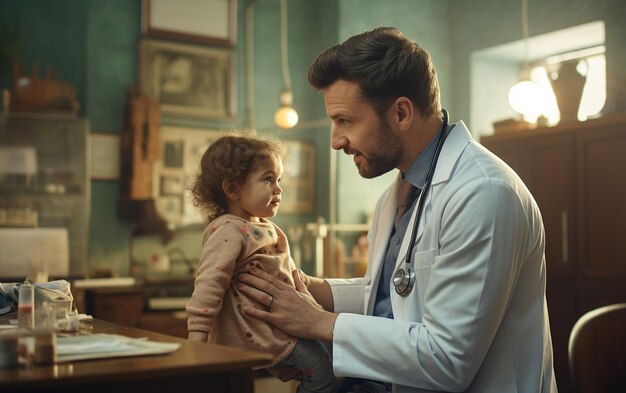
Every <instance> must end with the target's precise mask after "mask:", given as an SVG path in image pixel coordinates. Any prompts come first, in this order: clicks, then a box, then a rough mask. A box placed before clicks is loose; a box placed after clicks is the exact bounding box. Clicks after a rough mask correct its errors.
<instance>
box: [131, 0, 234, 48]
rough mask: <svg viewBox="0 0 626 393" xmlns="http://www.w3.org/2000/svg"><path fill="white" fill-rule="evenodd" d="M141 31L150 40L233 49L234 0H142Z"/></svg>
mask: <svg viewBox="0 0 626 393" xmlns="http://www.w3.org/2000/svg"><path fill="white" fill-rule="evenodd" d="M142 30H143V32H144V33H145V34H147V35H151V36H161V37H165V38H174V39H178V40H183V41H199V42H203V43H210V44H221V45H231V46H232V45H235V44H236V42H237V0H176V1H171V0H143V3H142Z"/></svg>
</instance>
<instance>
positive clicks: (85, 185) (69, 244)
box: [0, 112, 91, 279]
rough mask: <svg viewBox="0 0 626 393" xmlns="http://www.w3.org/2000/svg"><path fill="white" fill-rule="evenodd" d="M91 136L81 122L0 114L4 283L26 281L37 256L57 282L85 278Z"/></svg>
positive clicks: (0, 242) (0, 243)
mask: <svg viewBox="0 0 626 393" xmlns="http://www.w3.org/2000/svg"><path fill="white" fill-rule="evenodd" d="M88 136H89V122H88V121H87V120H85V119H82V118H78V117H75V116H66V115H49V114H26V113H13V112H0V249H2V252H0V259H2V260H1V261H0V277H3V278H7V277H11V278H21V279H24V272H23V271H22V269H23V270H28V269H27V267H28V265H29V264H30V265H32V263H33V261H32V260H20V258H22V259H27V258H31V259H32V258H34V257H33V252H35V251H37V252H38V257H39V258H40V259H46V258H47V259H49V260H47V261H45V263H46V264H47V266H48V268H49V269H50V271H49V272H48V273H49V274H50V276H53V277H55V276H56V277H58V276H74V277H75V276H82V275H84V274H85V267H86V265H87V250H88V241H89V236H88V229H89V212H90V200H91V199H90V182H89V173H88V172H89V171H88V167H87V162H88V161H87V160H88V158H89V151H88ZM42 233H43V234H44V235H45V236H44V237H41V236H43V235H41V234H42ZM48 233H57V235H58V233H61V236H56V235H55V236H56V237H55V236H52V235H50V236H48V235H47V234H48ZM34 234H36V236H35V235H34ZM33 236H34V237H33ZM16 239H17V240H16ZM22 241H23V242H24V243H23V244H21V243H20V244H16V243H19V242H22ZM55 242H56V243H58V242H61V243H63V242H64V243H65V244H61V245H59V244H56V245H55V244H52V243H55ZM49 243H50V244H49ZM51 244H52V245H51ZM46 247H48V248H46ZM31 249H33V250H34V251H33V250H31ZM64 259H65V260H64ZM2 266H4V268H3V267H2ZM25 266H26V267H25ZM30 267H31V268H32V266H30Z"/></svg>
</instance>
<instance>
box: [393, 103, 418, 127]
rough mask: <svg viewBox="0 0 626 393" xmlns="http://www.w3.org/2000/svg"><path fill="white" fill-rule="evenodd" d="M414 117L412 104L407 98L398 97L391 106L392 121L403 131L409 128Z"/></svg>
mask: <svg viewBox="0 0 626 393" xmlns="http://www.w3.org/2000/svg"><path fill="white" fill-rule="evenodd" d="M414 115H415V108H414V107H413V102H412V101H411V100H410V99H408V98H407V97H398V98H397V99H396V100H395V101H394V103H393V104H392V106H391V116H392V120H393V121H394V122H395V123H396V124H397V125H398V127H399V128H400V129H401V130H403V131H406V130H408V129H409V128H410V127H411V124H412V123H413V116H414Z"/></svg>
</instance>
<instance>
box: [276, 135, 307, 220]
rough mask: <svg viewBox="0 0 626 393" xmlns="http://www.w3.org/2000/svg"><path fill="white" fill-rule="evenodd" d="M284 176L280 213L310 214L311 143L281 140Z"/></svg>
mask: <svg viewBox="0 0 626 393" xmlns="http://www.w3.org/2000/svg"><path fill="white" fill-rule="evenodd" d="M282 143H283V145H284V146H285V150H286V152H285V156H284V157H283V166H284V171H285V176H284V177H283V180H282V182H281V184H280V185H281V187H282V189H283V196H282V200H281V203H280V210H279V212H280V213H282V214H312V213H313V211H314V209H315V146H314V145H313V144H311V143H307V142H302V141H296V140H283V141H282Z"/></svg>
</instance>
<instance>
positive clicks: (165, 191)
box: [160, 174, 185, 195]
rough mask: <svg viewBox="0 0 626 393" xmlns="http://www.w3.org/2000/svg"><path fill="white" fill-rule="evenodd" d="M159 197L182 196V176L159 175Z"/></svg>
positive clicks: (183, 181) (183, 185) (183, 180)
mask: <svg viewBox="0 0 626 393" xmlns="http://www.w3.org/2000/svg"><path fill="white" fill-rule="evenodd" d="M160 184H161V195H183V193H184V192H185V178H184V177H183V176H182V175H176V174H170V175H161V180H160Z"/></svg>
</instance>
